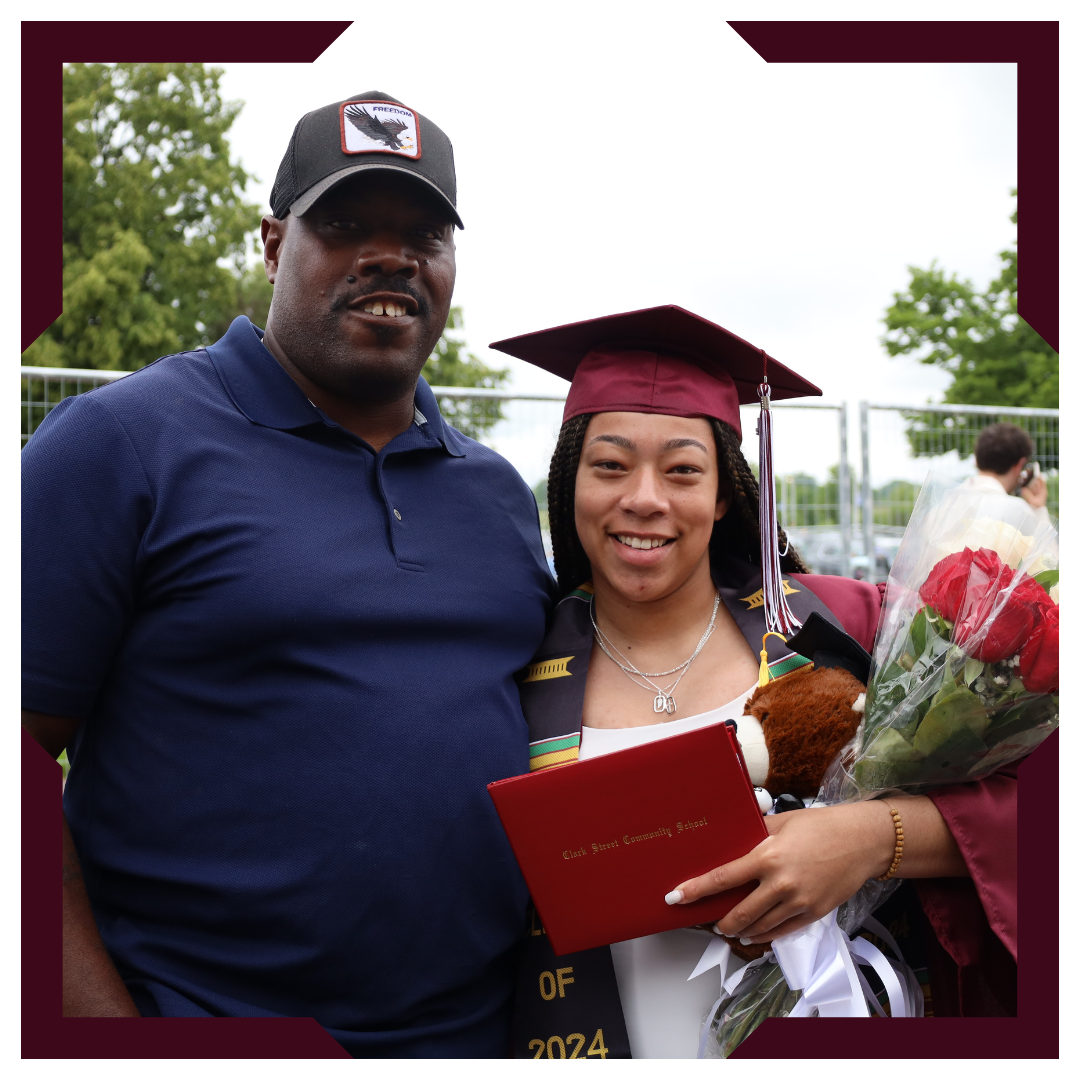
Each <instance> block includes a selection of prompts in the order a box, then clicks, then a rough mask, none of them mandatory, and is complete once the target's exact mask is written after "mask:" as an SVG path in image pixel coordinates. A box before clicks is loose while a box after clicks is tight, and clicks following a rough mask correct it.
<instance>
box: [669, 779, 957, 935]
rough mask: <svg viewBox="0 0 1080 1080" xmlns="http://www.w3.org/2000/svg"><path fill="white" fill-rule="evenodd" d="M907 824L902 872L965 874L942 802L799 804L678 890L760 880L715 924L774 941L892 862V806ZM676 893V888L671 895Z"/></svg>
mask: <svg viewBox="0 0 1080 1080" xmlns="http://www.w3.org/2000/svg"><path fill="white" fill-rule="evenodd" d="M890 806H895V807H896V809H897V810H898V811H899V812H900V815H901V818H902V820H903V824H904V836H905V841H904V857H903V859H902V860H901V862H900V866H899V868H898V870H897V874H896V876H897V877H962V876H966V875H967V868H966V866H965V865H964V860H963V858H962V857H961V855H960V853H959V850H958V849H957V847H956V843H955V841H954V840H953V838H952V835H951V834H950V833H949V831H948V828H947V827H946V826H945V823H944V821H943V820H942V818H941V815H940V814H939V813H938V811H937V808H936V807H935V806H934V804H933V803H932V802H931V801H930V799H928V798H927V797H926V796H924V795H922V796H905V797H897V798H890V799H884V800H880V801H873V802H864V803H853V804H848V805H845V806H829V807H820V808H816V809H812V810H794V811H791V812H789V813H786V814H773V815H770V816H769V817H766V818H765V825H766V827H767V828H768V830H769V837H768V839H766V840H763V841H762V842H761V843H760V844H758V846H757V847H756V848H754V850H753V851H751V852H750V853H749V854H747V855H744V856H743V857H742V858H741V859H735V860H734V861H733V862H730V863H726V864H725V865H724V866H718V867H717V868H716V869H715V870H711V871H709V873H707V874H703V875H702V876H701V877H697V878H692V879H691V880H690V881H685V882H683V884H681V885H680V886H678V888H677V889H676V890H674V891H673V892H679V893H681V894H682V896H681V898H679V899H678V900H674V902H676V903H681V904H689V903H693V901H695V900H700V899H701V898H702V897H704V896H710V895H712V894H713V893H718V892H723V891H724V890H725V889H732V888H735V887H736V886H737V885H744V884H746V883H747V882H748V881H757V882H759V884H758V887H757V888H756V889H755V890H754V891H753V892H752V893H751V894H750V895H749V896H747V897H746V899H744V900H741V901H739V903H738V904H736V905H735V907H734V908H732V909H731V911H729V912H728V914H727V915H725V916H724V918H723V919H721V920H720V921H719V922H718V923H717V924H716V928H717V930H719V931H720V933H722V934H724V935H726V936H727V937H734V938H739V939H740V940H741V941H743V942H744V943H749V942H753V943H755V944H757V943H760V942H766V941H772V939H773V938H776V937H780V936H781V935H783V934H789V933H791V932H792V931H793V930H799V929H801V928H802V927H804V926H808V925H809V924H810V923H812V922H814V921H815V920H817V919H820V918H821V917H822V916H824V915H827V914H828V913H829V912H830V911H832V909H833V908H834V907H837V906H838V905H839V904H842V903H843V902H844V901H845V900H847V899H849V898H850V897H852V896H854V895H855V893H856V892H858V890H859V889H860V888H861V886H862V885H863V883H864V882H865V881H867V880H869V879H870V878H874V877H879V876H880V875H882V874H884V873H885V872H886V871H887V870H888V869H889V866H890V865H891V864H892V856H893V847H894V845H895V840H896V832H895V830H894V828H893V822H892V817H891V815H890V814H889V807H890ZM668 895H669V897H671V898H672V899H673V893H669V894H668Z"/></svg>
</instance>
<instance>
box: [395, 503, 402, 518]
mask: <svg viewBox="0 0 1080 1080" xmlns="http://www.w3.org/2000/svg"><path fill="white" fill-rule="evenodd" d="M394 517H396V518H397V519H398V521H400V520H401V511H400V510H399V509H398V508H397V507H396V506H395V507H394Z"/></svg>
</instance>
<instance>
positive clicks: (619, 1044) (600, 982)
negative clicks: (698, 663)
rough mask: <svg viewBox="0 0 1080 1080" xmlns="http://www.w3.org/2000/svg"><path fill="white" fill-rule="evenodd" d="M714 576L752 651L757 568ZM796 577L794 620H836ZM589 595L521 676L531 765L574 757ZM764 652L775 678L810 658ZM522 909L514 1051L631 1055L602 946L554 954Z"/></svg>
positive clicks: (779, 646) (583, 593)
mask: <svg viewBox="0 0 1080 1080" xmlns="http://www.w3.org/2000/svg"><path fill="white" fill-rule="evenodd" d="M712 573H713V580H714V581H715V583H716V587H717V588H718V589H719V590H720V598H721V600H722V601H723V604H724V607H725V608H727V610H728V612H729V613H730V615H731V616H732V618H733V619H734V620H735V622H736V624H737V625H738V627H739V629H740V630H741V631H742V633H743V636H744V637H745V638H746V641H747V644H749V646H750V648H751V650H752V651H753V653H754V655H755V656H757V655H758V654H759V653H760V652H761V638H762V635H763V634H764V633H765V630H766V627H765V606H764V601H763V598H762V586H761V570H760V568H759V567H757V566H755V565H753V564H752V563H749V562H744V561H740V560H737V559H723V560H718V559H715V558H714V560H713V568H712ZM801 577H802V575H795V574H789V575H786V576H785V577H784V592H785V594H786V596H787V601H788V605H789V607H790V608H791V611H792V612H793V614H794V615H795V617H796V618H797V619H798V620H799V621H800V622H805V621H806V620H807V618H808V617H809V615H810V613H811V612H812V611H817V612H819V613H820V614H821V615H822V616H824V617H825V618H826V619H828V620H829V622H831V623H834V624H836V625H837V626H840V625H841V624H840V620H839V619H837V617H836V616H835V615H833V613H832V612H831V611H829V609H828V608H827V607H826V606H825V605H824V604H823V603H822V602H821V600H820V599H818V597H817V596H816V595H815V594H814V593H813V592H811V591H810V589H808V588H807V587H806V586H805V585H804V584H803V582H802V581H801V580H800V578H801ZM591 600H592V586H591V585H588V584H586V585H583V586H581V587H580V588H578V589H575V590H574V591H573V592H572V593H570V594H569V595H568V596H566V597H565V598H564V599H563V600H562V601H560V603H559V604H558V606H557V607H556V608H555V611H554V613H553V614H552V619H551V624H550V626H549V627H548V631H547V634H546V635H545V636H544V640H543V642H542V643H541V645H540V648H539V650H538V651H537V653H536V656H535V657H534V658H533V661H532V663H530V664H529V665H528V666H527V667H526V668H525V670H524V672H522V674H521V675H520V676H519V680H518V681H519V689H520V692H521V707H522V711H523V712H524V714H525V720H526V722H527V723H528V725H529V768H530V771H532V772H535V771H537V770H539V769H548V768H553V767H555V766H557V765H564V764H567V763H568V762H572V761H576V760H577V757H578V750H579V748H580V746H581V714H582V708H583V706H584V702H585V679H586V677H587V675H588V671H589V658H590V657H591V655H592V648H593V628H592V621H591V619H590V618H589V604H590V601H591ZM841 628H842V627H841ZM767 650H768V652H767V656H768V660H769V671H770V673H771V674H772V676H773V677H774V678H775V677H778V676H780V675H785V674H787V673H788V672H789V671H794V670H795V669H796V668H799V667H801V666H803V665H804V664H808V663H810V661H809V660H807V659H806V657H804V656H799V655H798V654H797V653H794V652H792V651H791V650H790V649H788V648H786V647H785V645H784V643H783V642H782V641H781V640H780V639H779V638H775V637H770V638H768V639H767ZM529 911H530V921H529V930H528V933H527V934H526V938H525V943H524V946H523V948H522V952H521V960H520V966H519V968H518V981H517V993H516V998H515V1008H514V1023H513V1055H514V1057H519V1058H520V1057H528V1058H535V1057H539V1058H561V1057H568V1058H592V1059H594V1060H598V1059H601V1058H609V1057H610V1058H617V1057H630V1042H629V1039H628V1037H627V1034H626V1025H625V1023H624V1021H623V1015H622V1005H621V1003H620V1001H619V990H618V984H617V983H616V980H615V968H614V965H613V964H612V961H611V950H610V949H609V948H608V947H607V946H602V947H601V948H598V949H588V950H586V951H584V952H579V953H573V954H570V955H567V956H556V955H555V954H554V952H553V951H552V949H551V945H550V944H549V943H548V939H547V934H545V933H544V929H543V927H542V926H541V925H540V924H539V921H538V920H537V918H536V914H535V912H534V911H533V909H532V908H531V907H530V909H529Z"/></svg>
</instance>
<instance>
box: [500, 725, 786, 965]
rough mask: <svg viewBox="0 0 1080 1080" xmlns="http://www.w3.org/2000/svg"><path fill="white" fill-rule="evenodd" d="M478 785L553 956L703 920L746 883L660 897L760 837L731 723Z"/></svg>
mask: <svg viewBox="0 0 1080 1080" xmlns="http://www.w3.org/2000/svg"><path fill="white" fill-rule="evenodd" d="M488 792H489V793H490V795H491V798H492V800H493V801H494V803H495V808H496V810H497V811H498V813H499V817H500V819H501V820H502V823H503V828H504V829H505V830H506V834H507V836H508V837H509V840H510V844H511V847H512V848H513V850H514V855H515V857H516V858H517V861H518V864H519V866H520V867H521V872H522V874H523V875H524V877H525V881H526V883H527V884H528V886H529V892H530V894H531V896H532V900H533V903H534V904H535V905H536V910H537V912H538V913H539V916H540V919H541V920H542V922H543V926H544V929H545V930H546V932H547V937H548V940H549V942H550V944H551V947H552V949H553V951H554V953H555V955H556V956H563V955H565V954H567V953H576V952H580V951H581V950H583V949H591V948H595V947H596V946H598V945H610V944H611V943H612V942H614V941H625V940H627V939H629V938H635V937H643V936H645V935H646V934H657V933H660V932H662V931H664V930H675V929H678V928H680V927H684V926H693V925H695V924H697V923H703V922H715V921H716V920H717V919H721V918H723V916H724V915H726V914H727V913H728V912H729V911H730V910H731V909H732V908H733V907H734V906H735V905H736V904H737V903H738V902H739V901H740V900H741V899H743V898H744V897H745V896H748V895H749V894H750V893H751V892H752V891H753V890H754V888H756V886H757V883H756V882H749V883H747V884H746V885H742V886H739V887H738V888H735V889H729V890H727V891H726V892H723V893H718V894H716V895H715V896H710V897H705V898H704V899H701V900H698V901H696V902H695V903H693V904H674V905H669V904H667V903H665V902H664V896H665V894H666V893H668V892H670V891H671V890H672V889H673V888H675V886H676V885H678V884H680V883H681V882H683V881H685V880H686V879H687V878H692V877H697V876H698V875H699V874H703V873H705V872H706V871H708V870H712V869H714V868H715V867H717V866H720V865H722V864H723V863H728V862H731V861H732V860H734V859H737V858H739V857H741V856H743V855H745V854H747V852H749V851H750V850H751V849H752V848H754V847H756V846H757V845H758V844H759V843H760V842H761V841H762V840H764V839H765V838H766V837H767V836H768V832H767V830H766V828H765V824H764V822H763V821H762V817H761V810H760V809H759V807H758V804H757V800H756V799H755V797H754V791H753V785H752V784H751V783H750V778H749V776H748V775H747V773H746V767H745V765H743V762H742V758H741V757H740V755H739V751H738V743H737V741H736V738H735V728H734V726H733V725H731V724H725V723H717V724H710V725H708V726H707V727H703V728H698V729H697V730H695V731H688V732H685V733H683V734H681V735H673V736H671V737H670V738H666V739H660V740H657V741H656V742H651V743H646V744H644V745H642V746H634V747H630V748H628V749H626V750H619V751H616V752H614V753H611V754H605V755H603V756H602V757H596V758H589V759H588V760H586V761H575V762H573V763H570V764H567V765H564V766H561V767H558V768H553V769H545V770H542V771H539V772H534V773H530V774H529V775H527V776H519V777H513V778H511V779H509V780H499V781H496V782H495V783H493V784H489V785H488Z"/></svg>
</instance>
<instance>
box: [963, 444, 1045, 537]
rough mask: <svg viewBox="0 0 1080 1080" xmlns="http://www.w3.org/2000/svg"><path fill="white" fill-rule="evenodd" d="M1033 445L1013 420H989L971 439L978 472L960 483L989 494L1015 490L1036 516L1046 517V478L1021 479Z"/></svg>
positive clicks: (1043, 519) (1008, 493) (1036, 476)
mask: <svg viewBox="0 0 1080 1080" xmlns="http://www.w3.org/2000/svg"><path fill="white" fill-rule="evenodd" d="M1032 452H1033V447H1032V444H1031V436H1030V435H1029V434H1028V433H1027V432H1026V431H1024V430H1023V428H1018V427H1017V426H1016V425H1015V424H991V425H990V426H989V427H987V428H983V430H982V431H980V432H979V438H978V440H977V441H976V443H975V466H976V468H977V469H978V470H979V472H978V475H976V476H972V477H970V478H969V479H968V480H966V481H965V482H964V483H965V485H966V486H967V487H969V488H974V489H975V490H976V491H985V492H987V493H989V494H1000V493H1001V491H1002V490H1004V492H1005V494H1006V495H1012V494H1014V493H1017V488H1018V487H1019V492H1018V494H1019V495H1020V497H1021V498H1022V499H1023V500H1024V502H1026V503H1027V504H1028V505H1029V506H1030V507H1031V508H1032V509H1033V510H1034V511H1035V513H1036V514H1037V515H1038V517H1039V518H1040V520H1042V521H1047V522H1048V521H1049V520H1050V511H1049V510H1047V509H1046V500H1047V490H1046V481H1045V480H1044V479H1043V478H1042V477H1041V476H1039V475H1038V474H1036V475H1035V476H1033V477H1032V478H1031V479H1030V480H1028V482H1027V483H1026V484H1024V485H1023V486H1022V487H1020V485H1021V483H1022V477H1021V474H1022V473H1023V472H1024V469H1025V467H1026V465H1027V463H1028V460H1029V459H1030V458H1031V455H1032Z"/></svg>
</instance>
